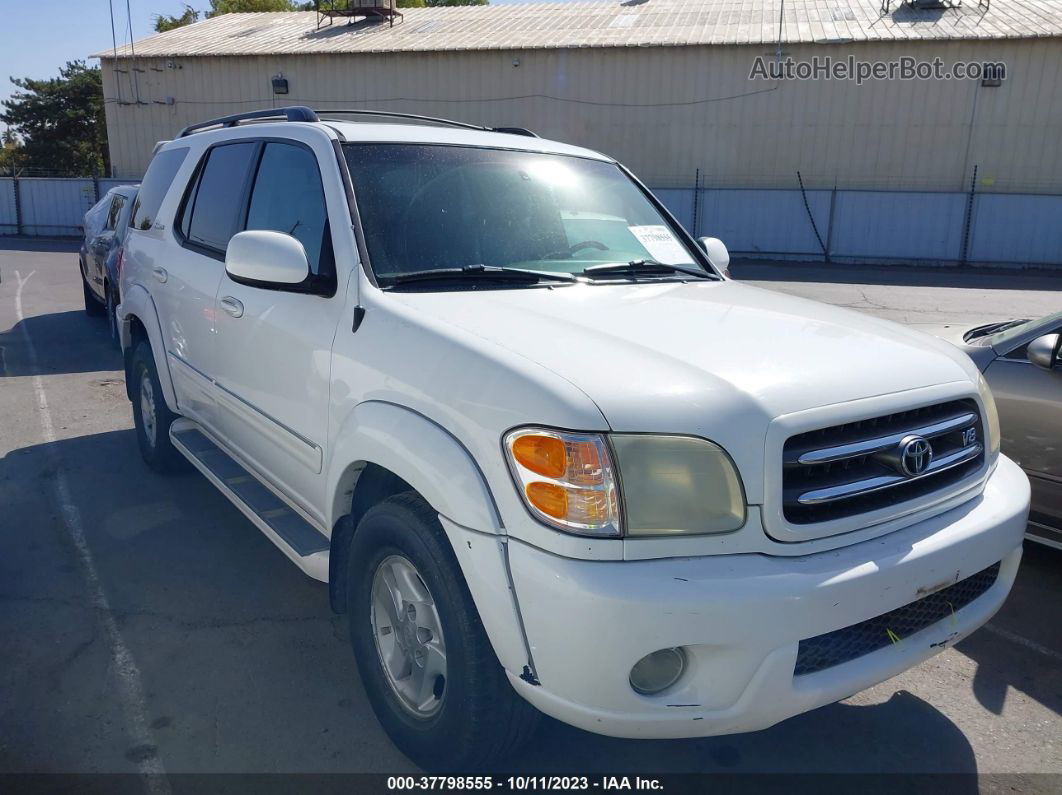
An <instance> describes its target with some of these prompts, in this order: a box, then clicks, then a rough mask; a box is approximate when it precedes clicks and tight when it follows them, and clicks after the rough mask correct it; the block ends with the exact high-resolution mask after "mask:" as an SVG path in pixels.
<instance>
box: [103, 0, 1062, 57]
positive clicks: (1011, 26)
mask: <svg viewBox="0 0 1062 795" xmlns="http://www.w3.org/2000/svg"><path fill="white" fill-rule="evenodd" d="M783 2H784V10H783V18H784V19H783V21H782V24H781V26H780V25H779V12H780V8H781V7H780V4H781V3H783ZM880 8H881V7H880V0H625V2H619V1H618V0H608V1H605V2H602V1H601V0H591V1H590V2H552V3H526V4H507V5H486V6H456V7H435V8H406V9H402V12H403V14H404V15H405V17H404V19H403V20H401V21H398V22H396V23H395V25H394V27H390V26H389V25H388V24H387V23H386V22H379V21H364V20H358V21H355V22H354V24H352V25H347V24H346V21H345V20H344V19H342V18H337V19H336V21H335V23H334V24H332V25H331V26H326V27H323V28H321V29H320V30H318V29H317V15H316V13H315V12H313V11H305V12H281V13H251V14H224V15H222V16H219V17H213V18H211V19H206V20H203V21H202V22H197V23H195V24H194V25H189V26H187V27H183V28H177V29H176V30H172V31H169V32H167V33H160V34H158V35H156V36H151V37H150V38H147V39H143V40H142V41H138V42H136V43H135V44H134V47H135V53H136V56H137V57H184V56H197V55H199V56H207V55H274V54H306V53H358V52H440V51H454V50H525V49H567V48H575V47H666V46H684V45H698V44H702V45H703V44H714V45H734V44H754V45H775V44H777V43H778V40H779V27H781V33H782V36H781V41H782V43H783V44H785V43H789V44H796V43H835V42H847V41H894V40H904V41H910V40H922V39H929V40H954V39H1014V38H1040V37H1058V36H1062V0H994V2H992V4H991V7H990V8H988V9H987V10H986V8H985V7H984V5H981V6H979V5H978V3H977V2H976V0H966V2H965V3H964V4H963V5H961V6H958V7H955V8H948V9H945V10H925V11H916V10H914V9H912V8H910V7H909V6H907V5H906V4H905V3H904V2H903V0H891V2H890V10H889V12H888V13H886V14H885V15H884V16H882V15H881V11H880ZM132 54H133V48H130V47H129V46H128V45H125V46H122V47H118V48H117V50H105V51H103V52H99V53H96V55H95V56H94V57H99V58H110V57H113V56H114V55H117V56H119V57H121V56H129V55H132Z"/></svg>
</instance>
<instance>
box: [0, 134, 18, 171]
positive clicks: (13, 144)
mask: <svg viewBox="0 0 1062 795" xmlns="http://www.w3.org/2000/svg"><path fill="white" fill-rule="evenodd" d="M21 163H22V146H21V145H20V144H19V140H18V136H17V135H15V132H14V130H12V129H11V128H8V129H6V130H4V131H3V133H0V174H8V173H11V172H12V171H14V170H15V169H16V168H17V167H18V166H19V165H21Z"/></svg>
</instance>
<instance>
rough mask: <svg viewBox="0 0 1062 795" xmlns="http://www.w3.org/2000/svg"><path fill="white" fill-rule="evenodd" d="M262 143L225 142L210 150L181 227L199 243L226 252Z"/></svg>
mask: <svg viewBox="0 0 1062 795" xmlns="http://www.w3.org/2000/svg"><path fill="white" fill-rule="evenodd" d="M257 149H258V144H257V143H255V142H253V141H248V142H241V143H234V144H222V145H219V146H215V147H214V148H213V149H211V150H210V151H209V152H208V153H207V159H206V162H205V163H204V164H203V167H202V169H201V170H200V173H199V181H198V183H197V184H196V186H195V188H194V189H193V192H192V193H191V194H189V196H188V197H187V198H186V199H185V206H184V213H183V215H182V216H181V221H180V230H181V233H182V234H183V235H184V236H185V238H186V239H187V240H188V241H189V242H191V243H194V244H196V245H199V246H205V247H206V248H210V249H213V250H215V251H218V252H224V251H225V248H226V247H227V246H228V245H229V239H230V238H231V237H232V236H233V235H234V234H236V232H237V231H238V224H239V222H240V220H241V219H240V210H241V207H242V205H243V196H244V190H245V189H246V186H247V177H248V174H249V173H250V170H251V165H252V162H253V160H254V155H255V153H256V151H257Z"/></svg>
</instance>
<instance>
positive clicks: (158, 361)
mask: <svg viewBox="0 0 1062 795" xmlns="http://www.w3.org/2000/svg"><path fill="white" fill-rule="evenodd" d="M118 313H119V315H120V317H121V323H120V324H119V327H118V330H119V335H120V336H121V340H122V355H123V358H124V362H125V390H126V395H127V396H128V397H129V398H130V400H131V399H132V393H131V391H130V390H131V386H130V382H131V378H130V372H129V371H130V366H131V364H132V357H133V350H134V348H135V347H136V345H137V344H138V343H139V342H140V340H141V339H146V340H147V341H148V344H149V345H150V346H151V355H152V356H153V357H154V359H155V369H156V370H157V371H158V376H159V384H160V385H161V386H162V396H163V398H164V399H165V400H166V405H167V407H168V408H169V409H170V411H172V412H174V413H179V412H178V407H177V395H176V393H175V392H174V390H173V380H172V378H171V377H170V368H169V362H168V361H167V360H166V346H165V345H164V344H163V337H162V327H161V326H160V325H159V316H158V311H157V310H156V308H155V302H154V300H153V299H152V297H151V294H150V293H149V292H148V291H147V290H145V289H144V288H143V287H142V286H141V285H138V284H136V285H133V286H131V287H130V288H129V290H128V291H126V294H125V295H124V296H123V297H122V303H121V305H120V306H119V307H118Z"/></svg>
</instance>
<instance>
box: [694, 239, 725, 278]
mask: <svg viewBox="0 0 1062 795" xmlns="http://www.w3.org/2000/svg"><path fill="white" fill-rule="evenodd" d="M697 242H699V243H700V244H701V248H703V249H704V253H705V254H707V255H708V261H709V262H710V263H712V267H713V268H715V269H716V270H717V271H719V272H720V273H721V274H723V275H724V276H726V278H728V279H729V278H730V252H729V251H727V250H726V245H725V244H724V243H723V241H722V240H720V239H719V238H717V237H701V238H698V239H697Z"/></svg>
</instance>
